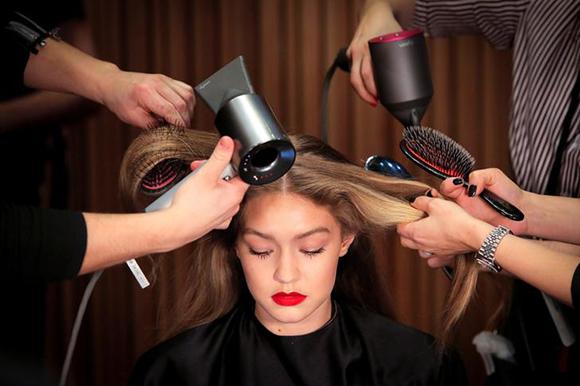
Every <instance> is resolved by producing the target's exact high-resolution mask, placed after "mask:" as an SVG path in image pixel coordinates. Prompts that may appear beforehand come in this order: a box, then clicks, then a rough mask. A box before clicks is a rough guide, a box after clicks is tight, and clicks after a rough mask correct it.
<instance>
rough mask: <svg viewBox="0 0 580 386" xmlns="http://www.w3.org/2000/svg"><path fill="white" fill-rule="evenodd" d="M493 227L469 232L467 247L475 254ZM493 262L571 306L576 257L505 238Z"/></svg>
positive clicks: (486, 226) (511, 236)
mask: <svg viewBox="0 0 580 386" xmlns="http://www.w3.org/2000/svg"><path fill="white" fill-rule="evenodd" d="M491 229H493V227H491V226H489V225H488V224H485V225H483V224H478V225H477V226H475V227H474V228H473V232H472V234H473V235H474V237H473V238H472V239H471V247H472V248H473V250H478V249H479V247H480V246H481V244H482V243H483V240H484V239H485V237H486V236H487V234H488V233H489V231H490V230H491ZM495 261H496V263H497V264H499V266H501V267H502V268H503V269H504V270H506V271H508V272H509V273H511V274H512V275H514V276H516V277H517V278H519V279H521V280H523V281H525V282H527V283H529V284H530V285H532V286H534V287H536V288H538V289H539V290H541V291H543V292H545V293H547V294H550V295H551V296H554V297H555V298H557V299H559V300H560V301H562V302H564V303H566V304H568V305H571V304H572V296H571V286H572V277H573V275H574V271H575V269H576V267H577V266H578V264H580V256H577V255H571V254H567V253H562V252H559V251H556V250H553V249H550V248H546V247H545V246H544V245H542V244H541V243H537V242H534V241H532V240H526V239H522V238H520V237H517V236H513V235H507V236H505V237H504V238H503V240H502V241H501V242H500V243H499V246H498V248H497V251H496V253H495Z"/></svg>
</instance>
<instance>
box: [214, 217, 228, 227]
mask: <svg viewBox="0 0 580 386" xmlns="http://www.w3.org/2000/svg"><path fill="white" fill-rule="evenodd" d="M231 222H232V217H230V218H229V219H227V220H226V221H224V222H222V223H221V224H219V225H218V226H217V227H215V229H228V227H229V226H230V223H231Z"/></svg>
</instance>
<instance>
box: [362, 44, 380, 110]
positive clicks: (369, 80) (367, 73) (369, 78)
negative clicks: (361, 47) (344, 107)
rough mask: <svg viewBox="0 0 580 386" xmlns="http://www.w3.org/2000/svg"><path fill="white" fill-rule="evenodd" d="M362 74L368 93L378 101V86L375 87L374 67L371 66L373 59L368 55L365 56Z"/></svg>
mask: <svg viewBox="0 0 580 386" xmlns="http://www.w3.org/2000/svg"><path fill="white" fill-rule="evenodd" d="M360 72H361V75H362V79H363V83H364V85H365V88H366V89H367V90H368V92H369V93H370V94H371V95H372V96H373V98H374V99H375V101H376V99H378V93H377V86H376V85H375V78H374V75H373V67H372V65H371V59H370V56H369V55H367V54H366V53H365V54H363V58H362V63H361V70H360Z"/></svg>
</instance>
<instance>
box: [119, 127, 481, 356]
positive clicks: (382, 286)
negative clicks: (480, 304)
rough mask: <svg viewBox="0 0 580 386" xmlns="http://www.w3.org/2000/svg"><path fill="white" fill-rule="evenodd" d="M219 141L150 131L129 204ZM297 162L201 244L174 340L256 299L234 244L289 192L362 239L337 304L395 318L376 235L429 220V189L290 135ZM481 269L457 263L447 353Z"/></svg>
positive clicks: (127, 162) (137, 153) (141, 141)
mask: <svg viewBox="0 0 580 386" xmlns="http://www.w3.org/2000/svg"><path fill="white" fill-rule="evenodd" d="M217 140H218V137H217V135H214V134H211V133H208V132H203V131H191V130H179V129H175V128H171V127H164V128H159V129H155V130H152V131H146V132H143V133H142V134H141V135H140V136H139V137H138V138H137V139H136V140H135V141H134V142H133V143H132V144H131V146H130V147H129V149H128V150H127V152H126V154H125V158H124V159H123V164H122V167H121V176H120V187H121V192H122V196H123V197H124V201H125V202H126V203H128V204H131V206H133V208H134V205H135V203H138V204H137V206H139V205H141V206H142V205H143V203H142V197H141V195H140V194H139V191H140V186H141V181H142V179H143V178H144V177H145V176H146V175H147V173H151V171H152V170H153V169H154V168H155V165H156V164H158V163H159V162H162V161H164V160H168V159H179V160H182V162H183V163H184V164H189V163H190V162H192V161H194V160H197V159H207V158H208V157H209V156H210V154H211V152H212V150H213V148H214V147H215V145H216V143H217ZM290 140H291V141H292V143H293V144H294V147H295V148H296V152H297V156H296V161H295V163H294V165H293V166H292V168H291V169H290V170H289V171H288V173H286V174H285V175H284V176H283V177H282V178H280V179H278V180H277V181H275V182H272V183H269V184H266V185H259V186H251V187H250V188H249V189H248V191H247V193H246V195H245V198H244V201H243V202H242V204H241V209H240V212H239V213H238V214H237V215H236V216H235V217H234V219H233V220H232V222H231V224H230V226H229V228H228V229H226V230H215V231H212V232H210V233H209V234H208V235H206V236H205V237H203V238H202V239H200V240H197V241H196V242H195V243H194V252H193V254H192V256H191V258H190V267H191V268H190V277H189V281H188V283H189V285H188V288H187V293H186V294H185V295H184V296H183V297H182V299H181V305H180V306H179V309H178V312H177V313H176V319H175V323H174V325H173V326H172V327H171V329H170V330H171V331H170V333H175V332H178V331H180V330H183V329H185V328H188V327H194V326H198V325H201V324H205V323H209V322H212V321H214V320H215V319H217V318H219V317H221V316H223V315H225V314H226V313H227V312H229V311H230V310H231V309H232V308H233V307H234V306H235V305H236V303H238V302H239V301H240V300H241V299H242V298H243V297H244V296H249V295H248V292H247V288H246V285H245V281H244V277H243V272H242V270H241V267H240V265H239V261H238V259H237V258H236V256H235V250H234V243H235V240H236V235H237V232H238V230H239V229H240V225H241V224H240V223H241V221H243V216H244V207H245V206H244V203H245V202H247V201H248V200H250V199H251V198H252V197H253V196H255V195H257V194H260V193H265V192H288V193H293V194H298V195H301V196H304V197H307V198H309V199H311V200H312V201H313V202H315V203H316V204H319V205H321V206H324V207H327V208H329V209H330V211H331V213H332V214H333V215H334V216H335V218H336V219H337V221H338V223H339V225H340V226H341V231H342V232H343V234H346V233H355V234H356V238H355V242H354V243H353V245H352V246H351V247H350V249H349V252H348V253H347V255H346V256H345V258H341V259H340V262H339V267H338V273H337V280H336V285H335V289H334V293H335V296H336V297H339V298H341V299H343V300H345V301H347V302H349V303H351V304H354V305H356V306H359V307H362V308H364V309H367V310H370V311H373V312H376V313H379V314H382V315H385V316H388V317H392V316H393V312H392V307H391V296H390V294H389V293H388V283H387V281H386V275H385V273H384V272H382V268H381V267H382V265H381V264H380V261H379V258H378V256H379V254H378V253H376V246H375V244H376V243H375V241H374V240H376V237H377V236H382V237H385V235H386V231H388V230H392V229H394V228H395V227H396V226H397V224H399V223H403V222H411V221H416V220H419V219H421V218H422V217H423V216H424V213H423V212H421V211H419V210H417V209H415V208H413V207H412V206H411V205H410V204H409V201H412V200H413V199H414V198H415V197H417V196H420V195H423V194H424V193H425V191H426V190H427V189H429V186H428V185H426V184H424V183H422V182H419V181H414V180H405V179H398V178H394V177H386V176H383V175H381V174H378V173H375V172H371V171H367V170H365V169H364V168H362V167H360V166H357V165H354V164H352V163H351V162H349V161H348V160H347V159H346V158H345V157H344V156H342V155H341V154H340V153H339V152H337V151H336V150H334V149H332V148H331V147H330V146H328V145H326V144H324V143H323V142H322V141H320V140H319V139H317V138H314V137H310V136H306V135H301V134H297V135H291V136H290ZM476 281H477V268H476V267H475V265H474V263H473V259H467V258H466V257H460V258H458V259H457V263H456V267H455V275H454V280H453V282H452V285H451V289H450V294H449V296H448V297H447V302H446V305H445V308H444V311H443V312H444V317H443V323H442V325H441V332H440V334H439V338H440V339H439V342H440V344H441V347H443V346H444V345H445V344H446V342H447V340H448V338H449V333H450V332H451V330H452V328H453V327H454V326H455V325H456V323H457V321H458V320H459V318H460V317H461V315H462V314H463V313H464V311H465V309H466V307H467V304H468V302H469V300H470V298H471V296H472V294H473V292H474V289H475V285H476Z"/></svg>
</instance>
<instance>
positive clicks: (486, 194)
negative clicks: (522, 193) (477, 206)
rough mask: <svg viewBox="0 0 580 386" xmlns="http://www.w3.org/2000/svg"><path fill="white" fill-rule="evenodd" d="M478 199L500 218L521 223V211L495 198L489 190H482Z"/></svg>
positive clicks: (522, 217)
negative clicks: (499, 215)
mask: <svg viewBox="0 0 580 386" xmlns="http://www.w3.org/2000/svg"><path fill="white" fill-rule="evenodd" d="M479 197H481V198H482V199H483V201H485V202H487V203H488V204H489V205H491V207H492V208H493V209H495V210H496V211H498V212H499V213H500V214H501V215H502V216H504V217H507V218H509V219H510V220H513V221H522V220H523V219H524V214H523V213H522V211H521V210H519V209H518V208H516V207H515V206H513V205H512V204H510V203H509V202H507V201H506V200H504V199H502V198H500V197H498V196H496V195H495V194H493V193H492V192H490V191H489V190H485V189H484V190H483V191H482V192H481V193H480V195H479Z"/></svg>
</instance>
